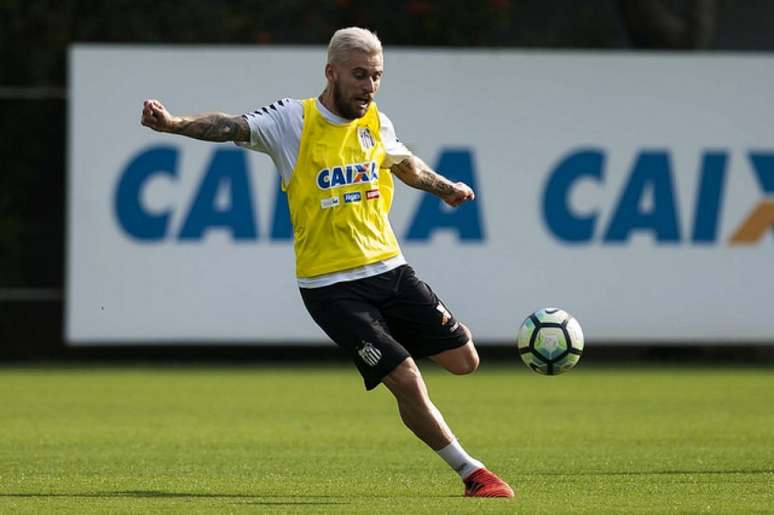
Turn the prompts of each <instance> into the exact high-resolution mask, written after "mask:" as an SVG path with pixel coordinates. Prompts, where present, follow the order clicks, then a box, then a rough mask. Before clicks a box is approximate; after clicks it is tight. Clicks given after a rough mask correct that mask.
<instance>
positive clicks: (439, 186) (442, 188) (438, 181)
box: [414, 168, 454, 197]
mask: <svg viewBox="0 0 774 515" xmlns="http://www.w3.org/2000/svg"><path fill="white" fill-rule="evenodd" d="M414 187H415V188H419V189H420V190H425V191H427V192H429V193H432V194H434V195H437V196H439V197H446V196H447V195H450V194H452V193H454V186H453V185H452V184H451V183H450V182H449V180H448V179H446V178H445V177H442V176H440V175H438V174H437V173H435V172H434V171H432V170H430V169H429V168H424V169H421V170H420V171H419V174H418V175H417V179H416V183H415V185H414Z"/></svg>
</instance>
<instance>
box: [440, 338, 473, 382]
mask: <svg viewBox="0 0 774 515" xmlns="http://www.w3.org/2000/svg"><path fill="white" fill-rule="evenodd" d="M469 345H470V346H471V348H472V352H470V351H468V352H463V353H460V354H459V355H458V356H457V359H455V360H454V361H451V362H449V363H448V364H447V365H446V369H447V370H448V371H449V372H451V373H452V374H456V375H466V374H472V373H473V372H475V371H476V370H478V365H479V364H480V360H479V358H478V352H476V349H475V347H473V345H472V344H469Z"/></svg>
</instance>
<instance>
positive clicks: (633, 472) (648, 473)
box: [533, 469, 774, 476]
mask: <svg viewBox="0 0 774 515" xmlns="http://www.w3.org/2000/svg"><path fill="white" fill-rule="evenodd" d="M533 474H535V475H538V476H680V475H690V474H698V475H707V474H774V469H749V470H739V469H735V470H630V471H598V472H553V471H552V472H533Z"/></svg>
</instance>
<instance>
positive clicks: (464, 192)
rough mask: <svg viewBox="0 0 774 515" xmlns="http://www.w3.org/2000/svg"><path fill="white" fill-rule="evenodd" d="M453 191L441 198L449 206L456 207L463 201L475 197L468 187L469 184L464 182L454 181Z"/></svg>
mask: <svg viewBox="0 0 774 515" xmlns="http://www.w3.org/2000/svg"><path fill="white" fill-rule="evenodd" d="M452 186H453V187H454V191H452V192H450V193H449V194H448V195H446V196H444V198H443V200H444V202H446V203H447V204H449V205H450V206H451V207H457V206H459V205H460V204H462V203H463V202H467V201H469V200H473V199H474V198H476V194H475V193H473V190H472V189H470V186H468V185H467V184H465V183H464V182H455V183H454V184H453V185H452Z"/></svg>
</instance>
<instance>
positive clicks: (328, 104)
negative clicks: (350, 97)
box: [319, 86, 346, 118]
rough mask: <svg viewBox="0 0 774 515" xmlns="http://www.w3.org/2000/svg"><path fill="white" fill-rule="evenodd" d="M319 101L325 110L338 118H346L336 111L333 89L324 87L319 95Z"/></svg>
mask: <svg viewBox="0 0 774 515" xmlns="http://www.w3.org/2000/svg"><path fill="white" fill-rule="evenodd" d="M319 99H320V102H321V103H322V105H324V106H325V109H327V110H328V111H330V112H331V113H333V114H335V115H336V116H340V117H341V118H346V116H344V115H343V114H341V113H340V112H339V110H338V109H336V102H334V101H333V88H331V87H330V86H326V87H325V89H324V90H323V92H322V93H320V96H319Z"/></svg>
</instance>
